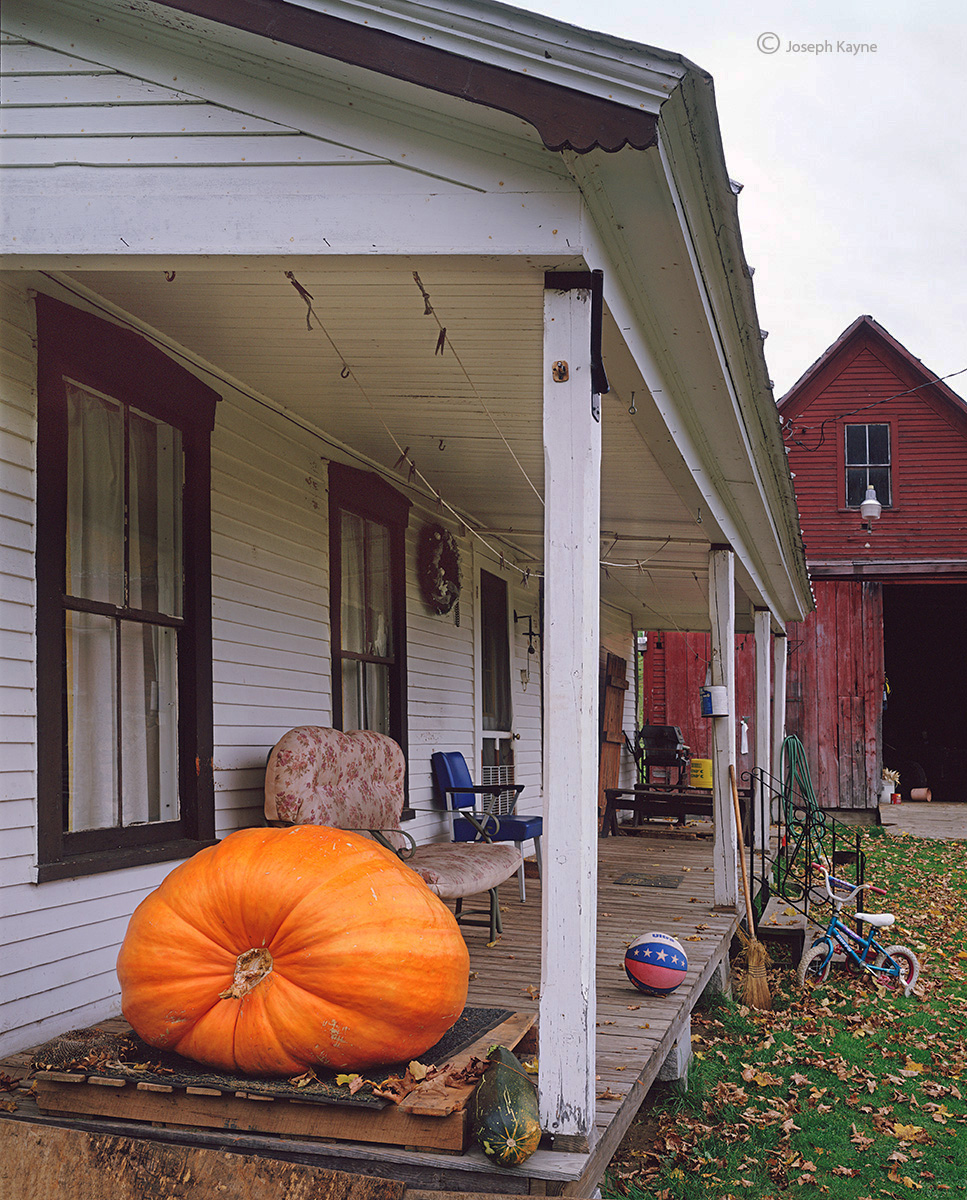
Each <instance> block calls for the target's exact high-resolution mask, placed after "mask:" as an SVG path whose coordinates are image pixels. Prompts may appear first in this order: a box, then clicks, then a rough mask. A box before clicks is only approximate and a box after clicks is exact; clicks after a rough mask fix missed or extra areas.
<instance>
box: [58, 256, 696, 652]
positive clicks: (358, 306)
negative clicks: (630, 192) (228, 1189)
mask: <svg viewBox="0 0 967 1200" xmlns="http://www.w3.org/2000/svg"><path fill="white" fill-rule="evenodd" d="M559 265H560V264H548V263H544V262H537V261H534V260H531V259H506V258H500V259H498V258H494V259H481V258H473V259H468V258H461V259H456V258H440V257H432V258H426V259H423V260H418V259H415V258H414V259H403V258H385V257H379V258H376V257H374V258H372V259H350V260H347V259H340V260H333V259H319V258H313V259H307V258H298V257H293V258H292V259H286V260H273V261H271V262H266V261H264V260H262V261H261V262H258V263H256V262H255V261H253V260H243V261H240V262H235V263H233V264H230V265H219V266H216V265H214V264H213V263H212V262H211V260H208V261H199V260H192V261H180V262H177V263H174V264H168V263H165V264H159V266H158V268H157V269H154V270H136V271H76V272H65V273H63V274H61V275H60V276H59V277H58V278H60V279H61V280H63V281H64V282H65V283H66V284H67V285H68V286H70V287H73V286H75V285H79V288H78V290H80V291H81V292H82V293H84V294H86V295H88V296H89V297H91V298H92V299H93V298H95V297H99V298H101V299H103V300H105V301H107V302H108V304H109V305H114V306H117V308H118V309H120V310H121V311H122V312H124V313H128V314H131V315H133V316H134V317H136V318H137V319H138V320H140V321H142V322H144V323H145V324H146V325H147V326H149V327H150V328H152V329H154V330H156V331H158V332H159V333H160V334H162V335H163V337H164V338H166V339H170V341H171V342H172V343H174V344H175V345H176V346H179V347H182V348H184V350H186V351H187V352H188V354H189V355H190V356H191V357H192V358H193V359H194V360H195V361H196V363H209V364H211V365H212V366H213V367H215V368H216V369H217V370H218V371H219V372H224V373H225V374H226V375H227V376H229V377H230V378H231V379H232V380H234V381H235V383H236V384H237V386H238V387H239V388H241V389H242V390H243V391H244V392H246V393H247V394H249V395H252V396H255V397H256V398H257V399H259V400H262V401H264V402H266V403H268V404H269V405H270V406H272V407H274V408H276V409H277V410H278V411H280V412H281V413H283V414H284V415H286V416H287V417H289V418H290V419H292V420H294V421H296V422H298V423H299V424H301V425H303V426H304V427H306V428H307V429H308V430H311V431H317V432H318V433H319V434H320V435H322V436H323V437H324V438H325V439H326V440H330V441H331V440H333V439H334V440H335V442H336V443H338V444H339V446H340V447H342V448H345V450H346V451H348V455H347V454H346V453H340V450H339V449H338V448H334V449H333V450H332V453H333V455H334V456H335V457H339V458H346V457H348V458H349V460H350V461H352V459H353V457H354V456H360V457H361V458H363V459H364V460H370V461H372V462H373V463H374V464H377V465H378V466H380V467H382V468H384V469H385V470H387V471H388V472H389V473H390V474H391V475H392V474H393V468H394V464H395V463H396V462H397V461H398V460H399V458H400V455H401V453H402V452H403V450H404V449H406V448H408V451H409V459H410V461H411V462H412V463H414V464H415V466H416V468H417V469H418V472H419V476H422V480H421V479H420V478H419V477H414V478H413V479H412V480H410V490H411V492H412V491H421V492H422V493H423V494H424V495H425V496H430V495H431V494H432V493H431V489H433V490H435V491H437V492H439V493H440V494H441V495H442V496H443V498H444V500H445V501H446V502H447V504H448V505H451V506H452V507H453V508H454V509H455V510H457V511H458V512H460V513H461V514H462V515H463V516H464V517H465V519H466V521H467V524H468V525H469V526H470V527H471V528H474V529H476V530H478V531H479V532H480V534H481V536H482V537H484V538H485V539H486V540H487V542H488V543H489V544H490V545H492V546H494V547H496V548H499V550H500V551H501V552H505V553H506V556H507V562H508V563H516V564H519V565H520V566H521V567H522V568H523V569H527V568H529V569H530V570H531V571H532V572H533V573H537V572H539V571H540V569H541V558H542V552H543V543H542V536H543V534H542V524H543V506H542V502H541V499H540V495H541V494H542V493H543V467H544V461H543V440H542V379H541V372H542V367H541V362H542V340H543V280H544V270H545V268H546V267H548V266H559ZM575 265H576V266H580V264H579V263H575ZM166 270H167V272H168V275H171V274H172V273H173V278H171V279H170V280H169V279H168V278H167V276H166V273H165V272H166ZM287 271H288V272H291V274H292V276H293V277H294V281H295V282H297V283H298V284H299V285H300V288H301V289H303V290H304V293H305V294H303V292H300V290H298V289H297V288H296V286H295V283H294V282H293V280H291V279H289V278H288V277H287V275H286V272H287ZM414 272H415V273H416V274H417V275H418V276H419V282H418V281H417V279H416V278H415V277H414ZM421 285H422V289H423V291H425V293H426V296H427V297H428V301H427V300H426V299H425V298H424V294H423V291H421ZM45 290H53V291H54V292H55V294H56V293H57V292H59V291H60V289H59V288H56V289H52V288H51V287H50V284H49V282H47V283H46V285H45ZM310 304H311V312H310V308H309V305H310ZM428 305H429V307H431V308H432V313H428V312H427V311H426V309H427V306H428ZM307 317H308V318H309V321H310V323H311V326H312V327H311V329H310V328H307ZM441 328H445V329H446V344H445V349H444V350H443V352H442V353H441V352H438V341H439V338H440V330H441ZM605 359H606V367H607V369H608V373H609V377H611V379H612V382H613V384H614V385H615V386H614V390H613V392H612V393H611V394H610V395H608V396H605V397H603V398H602V426H603V464H602V503H601V525H602V562H603V564H606V565H604V566H603V567H602V579H601V585H602V595H603V597H604V599H605V600H607V601H608V602H610V603H612V604H614V605H616V606H618V607H620V608H622V609H627V610H629V611H631V612H633V614H634V616H635V620H636V621H637V622H638V623H639V624H643V625H644V626H645V627H648V628H691V629H703V628H707V627H708V599H707V597H708V590H707V558H708V545H709V542H710V541H711V540H715V535H714V531H711V530H708V531H707V530H706V529H703V526H702V525H701V524H699V523H698V522H697V520H696V518H697V515H698V514H697V513H696V512H695V511H693V510H692V508H690V507H686V504H685V502H684V501H683V500H682V498H681V496H680V494H679V491H678V489H677V488H676V486H675V484H674V483H673V482H672V480H671V479H670V477H669V473H668V471H667V463H668V446H667V443H668V441H669V438H668V434H667V431H663V427H662V426H661V423H660V418H659V416H658V413H657V409H656V408H655V406H654V404H653V403H652V400H651V397H650V396H649V394H648V392H647V390H646V389H645V388H644V385H643V384H642V382H641V379H640V376H637V374H636V371H635V369H634V366H633V363H632V362H631V360H630V356H629V355H628V352H627V349H626V347H624V344H623V342H622V341H621V339H620V337H619V335H618V333H617V329H616V328H615V327H614V325H613V324H611V323H608V325H607V326H606V330H605ZM632 392H634V407H635V408H636V409H637V412H636V413H635V414H631V413H629V411H628V410H629V407H630V406H631V393H632ZM662 433H664V442H665V443H666V444H665V445H663V446H662V447H660V448H658V447H657V446H656V441H655V439H656V438H657V437H659V436H660V435H661V434H662ZM653 446H656V448H657V449H658V454H659V457H660V458H661V459H662V462H663V463H664V464H665V465H662V464H661V463H660V462H659V457H656V453H655V452H654V451H653ZM320 452H321V453H322V454H323V455H324V456H325V455H326V453H327V452H326V448H325V447H320ZM408 474H409V469H408V467H406V466H404V467H402V468H400V469H399V470H398V471H397V472H396V473H395V478H397V479H398V480H399V481H400V483H401V484H405V483H406V482H407V476H408ZM639 563H640V564H641V565H640V567H639V566H638V564H639Z"/></svg>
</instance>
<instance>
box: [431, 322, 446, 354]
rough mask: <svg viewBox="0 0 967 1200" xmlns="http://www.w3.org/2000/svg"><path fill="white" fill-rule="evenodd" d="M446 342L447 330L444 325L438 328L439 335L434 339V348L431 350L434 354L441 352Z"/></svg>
mask: <svg viewBox="0 0 967 1200" xmlns="http://www.w3.org/2000/svg"><path fill="white" fill-rule="evenodd" d="M446 342H447V330H446V326H444V327H443V328H442V329H441V330H440V336H439V337H438V338H437V340H436V349H435V350H434V351H433V353H434V355H437V354H442V353H443V349H444V347H445V346H446Z"/></svg>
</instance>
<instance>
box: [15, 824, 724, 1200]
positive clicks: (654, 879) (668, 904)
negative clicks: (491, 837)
mask: <svg viewBox="0 0 967 1200" xmlns="http://www.w3.org/2000/svg"><path fill="white" fill-rule="evenodd" d="M629 874H636V875H640V876H643V877H645V878H644V879H643V880H642V881H641V882H636V883H631V884H628V883H619V882H618V880H619V879H621V877H622V876H626V875H629ZM648 877H651V878H648ZM656 884H657V886H655V885H656ZM501 909H502V913H503V927H504V932H503V935H502V936H501V937H500V938H499V940H498V941H497V943H496V945H494V946H488V945H487V939H488V933H487V930H486V929H483V928H480V927H476V926H474V927H466V928H465V934H466V940H467V943H468V945H469V947H470V956H471V981H470V995H469V999H468V1003H470V1004H472V1005H477V1006H486V1007H502V1008H507V1009H510V1010H511V1011H514V1012H525V1013H527V1012H533V1013H535V1014H536V1013H537V1009H538V995H537V994H538V990H539V988H540V981H541V971H540V947H541V895H540V883H539V881H538V880H537V879H536V878H535V879H530V878H528V880H527V901H526V903H525V904H521V903H520V901H519V898H518V892H517V883H516V880H514V881H513V882H511V883H509V884H507V885H505V887H504V889H503V890H502V892H501ZM737 922H738V918H737V916H736V915H735V913H732V912H717V911H716V910H715V909H714V908H713V890H712V854H711V841H709V840H704V839H698V838H696V839H685V838H680V837H675V836H668V837H655V836H648V837H623V836H622V837H615V838H605V839H603V840H602V841H601V842H600V843H599V920H598V980H597V984H598V992H597V996H598V1001H597V1003H598V1009H597V1029H596V1051H597V1078H596V1080H595V1094H596V1096H597V1097H598V1099H597V1105H596V1116H595V1129H594V1134H593V1145H592V1147H591V1149H590V1151H589V1152H576V1151H564V1150H558V1149H554V1148H553V1147H552V1148H549V1149H544V1148H542V1149H540V1150H538V1151H537V1152H536V1153H534V1154H533V1155H532V1156H531V1157H530V1158H528V1159H527V1160H526V1162H525V1163H524V1164H523V1165H522V1166H521V1167H520V1168H517V1169H506V1170H505V1169H500V1168H497V1167H495V1166H494V1165H493V1164H491V1163H490V1162H489V1160H487V1159H486V1158H485V1157H484V1156H483V1154H482V1153H480V1152H479V1151H478V1150H476V1149H471V1150H470V1151H468V1152H467V1153H466V1154H463V1155H455V1154H446V1153H439V1152H427V1151H418V1150H407V1149H403V1148H400V1147H392V1146H380V1145H372V1144H365V1145H364V1144H360V1143H358V1142H349V1141H344V1142H336V1141H314V1140H307V1139H303V1140H294V1139H289V1138H287V1139H284V1140H283V1139H281V1138H279V1137H273V1136H269V1135H265V1136H259V1135H254V1134H251V1133H248V1134H244V1135H242V1134H238V1133H233V1132H231V1131H229V1130H220V1129H219V1130H175V1129H161V1128H158V1127H151V1132H150V1133H148V1132H147V1130H146V1129H145V1127H144V1126H140V1127H139V1126H138V1125H137V1124H136V1123H134V1122H121V1121H108V1120H105V1119H94V1120H88V1119H81V1118H71V1119H61V1118H57V1119H56V1120H55V1119H53V1118H44V1117H41V1116H39V1114H38V1111H37V1109H36V1105H35V1103H34V1102H33V1101H32V1100H29V1099H19V1097H18V1104H19V1108H18V1110H17V1113H16V1114H15V1115H16V1118H23V1119H27V1120H37V1119H40V1120H48V1121H51V1122H52V1123H56V1124H69V1125H71V1126H73V1127H76V1128H81V1129H89V1130H98V1131H105V1130H107V1131H113V1132H118V1133H123V1134H126V1135H127V1136H135V1137H137V1136H150V1137H152V1138H155V1139H160V1140H166V1141H175V1142H177V1141H186V1140H188V1141H191V1143H192V1144H194V1145H198V1146H209V1147H219V1148H223V1149H228V1150H236V1151H239V1152H242V1151H244V1152H245V1153H248V1154H252V1153H255V1154H263V1155H266V1156H269V1157H281V1158H287V1159H290V1160H294V1161H297V1162H303V1163H312V1164H316V1165H318V1166H324V1167H329V1168H332V1169H336V1170H342V1171H350V1172H355V1173H357V1174H363V1175H376V1176H382V1177H385V1178H392V1179H397V1180H400V1181H402V1182H403V1183H405V1184H406V1185H407V1186H408V1187H409V1188H412V1189H435V1190H439V1191H448V1192H457V1191H459V1192H498V1193H517V1194H525V1193H534V1194H565V1195H571V1196H590V1195H591V1194H592V1193H593V1192H594V1190H595V1188H596V1187H597V1186H598V1183H599V1181H600V1179H601V1177H602V1176H603V1173H604V1171H605V1169H606V1167H607V1165H608V1163H609V1161H610V1159H611V1157H612V1156H613V1154H614V1152H615V1150H616V1149H617V1147H618V1145H619V1144H620V1142H621V1139H622V1138H623V1136H624V1134H625V1132H626V1131H627V1129H628V1127H629V1125H630V1124H631V1122H632V1120H633V1119H634V1116H635V1114H636V1113H637V1111H638V1108H639V1106H640V1105H641V1102H642V1100H643V1099H644V1097H645V1095H646V1093H647V1092H648V1089H649V1088H650V1087H651V1085H652V1083H653V1082H654V1080H655V1079H656V1078H657V1076H658V1072H659V1070H660V1069H661V1067H662V1065H663V1063H664V1061H665V1059H666V1058H667V1056H668V1054H669V1053H670V1051H671V1050H672V1048H673V1046H674V1045H675V1042H676V1040H677V1039H678V1038H679V1037H680V1036H683V1035H684V1036H686V1037H687V1036H688V1031H689V1016H690V1013H691V1010H692V1009H693V1007H694V1006H695V1004H696V1002H697V1001H698V999H699V997H700V996H701V994H702V992H703V991H704V989H705V987H706V985H707V984H708V982H709V980H710V979H711V978H712V976H713V974H714V972H715V970H716V968H717V967H718V966H719V964H721V963H722V961H723V959H724V960H726V961H727V958H728V952H729V946H730V944H731V940H732V936H733V934H734V931H735V927H736V924H737ZM652 929H655V930H662V931H664V932H667V933H670V934H672V935H673V936H674V937H677V938H678V940H679V941H680V942H681V943H682V945H683V946H684V947H685V949H686V951H687V954H688V958H689V970H688V974H687V976H686V980H685V982H684V983H683V984H682V986H681V987H680V988H679V989H678V990H677V991H676V992H675V993H673V995H671V996H669V997H666V998H656V997H648V996H645V995H643V994H641V993H639V992H637V991H636V990H635V989H634V988H633V987H632V986H631V984H630V983H629V982H628V980H627V978H626V976H625V973H624V966H623V959H624V949H625V946H626V944H627V943H628V942H629V941H631V940H632V939H633V938H634V937H636V936H638V935H639V934H641V933H646V932H648V931H650V930H652ZM26 1060H27V1056H26V1055H18V1056H15V1057H13V1058H11V1059H8V1060H7V1061H6V1063H0V1070H2V1071H5V1072H7V1073H10V1074H17V1075H19V1074H23V1073H24V1069H25V1068H24V1063H25V1061H26Z"/></svg>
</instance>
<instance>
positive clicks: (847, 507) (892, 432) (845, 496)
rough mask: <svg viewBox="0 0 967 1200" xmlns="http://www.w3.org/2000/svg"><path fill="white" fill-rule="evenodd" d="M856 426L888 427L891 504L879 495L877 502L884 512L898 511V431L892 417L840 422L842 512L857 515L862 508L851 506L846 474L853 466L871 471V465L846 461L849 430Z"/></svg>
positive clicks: (845, 419) (843, 420)
mask: <svg viewBox="0 0 967 1200" xmlns="http://www.w3.org/2000/svg"><path fill="white" fill-rule="evenodd" d="M855 425H861V426H864V427H866V428H868V427H869V426H870V425H885V426H886V427H887V429H888V430H889V439H890V461H889V463H888V464H886V469H887V470H888V471H889V473H890V502H889V503H886V501H884V499H883V497H882V496H880V495H879V493H877V500H878V501H879V502H880V504H882V505H883V509H884V511H893V510H894V509H896V507H897V504H898V496H897V490H898V489H897V471H896V467H897V429H896V421H895V420H894V419H892V418H890V417H887V418H881V419H880V420H877V421H854V420H850V419H848V418H846V417H843V418H842V420H841V422H840V437H839V450H838V453H839V482H840V487H841V489H842V490H841V491H840V506H841V511H842V512H848V513H855V512H858V511H859V507H860V506H859V504H850V503H849V491H848V488H847V483H846V472H847V471H848V470H849V468H850V467H851V466H859V465H864V466H866V468H867V469H869V465H870V464H869V463H866V464H857V463H847V461H846V438H847V429H848V428H850V427H852V426H855ZM878 465H882V464H878ZM864 490H865V489H864Z"/></svg>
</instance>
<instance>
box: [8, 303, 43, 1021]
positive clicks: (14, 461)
mask: <svg viewBox="0 0 967 1200" xmlns="http://www.w3.org/2000/svg"><path fill="white" fill-rule="evenodd" d="M34 328H35V327H34V315H33V308H32V306H31V305H30V304H29V302H28V298H27V296H26V293H25V292H24V291H23V290H22V289H19V288H14V287H11V286H9V285H8V284H6V283H4V284H0V344H2V346H3V352H2V356H0V497H2V499H0V595H2V596H3V597H4V600H5V603H3V604H2V605H0V678H2V680H3V702H2V704H0V796H2V798H3V803H2V804H0V821H2V822H3V824H2V827H0V857H2V862H0V915H2V914H4V913H6V912H8V911H9V910H10V908H11V896H12V893H13V892H14V891H15V890H16V887H17V885H18V884H20V883H22V882H23V881H25V880H26V879H28V878H29V876H30V872H31V870H32V867H33V862H34V855H35V851H36V801H35V798H34V797H35V795H36V788H37V775H36V770H37V751H36V745H35V736H34V731H35V729H36V690H35V681H36V670H35V666H34V658H35V637H34V628H35V625H36V618H35V610H34V595H35V589H34V582H33V577H34V519H33V505H34V496H35V486H34V474H33V467H34V459H35V441H36V415H35V404H36V401H35V382H34V381H35V380H36V364H35V357H34V348H33V336H34ZM0 1020H2V1015H0ZM0 1028H2V1026H0Z"/></svg>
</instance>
